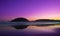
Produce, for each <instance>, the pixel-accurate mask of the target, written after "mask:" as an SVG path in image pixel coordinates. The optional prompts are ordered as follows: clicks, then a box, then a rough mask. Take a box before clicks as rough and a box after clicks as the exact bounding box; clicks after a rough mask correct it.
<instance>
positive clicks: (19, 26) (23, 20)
mask: <svg viewBox="0 0 60 36" xmlns="http://www.w3.org/2000/svg"><path fill="white" fill-rule="evenodd" d="M10 22H29V20H27V19H26V18H16V19H13V20H12V21H10ZM12 27H14V28H15V29H25V28H27V27H28V25H13V26H12Z"/></svg>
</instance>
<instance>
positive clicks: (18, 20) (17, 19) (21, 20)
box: [10, 18, 29, 22]
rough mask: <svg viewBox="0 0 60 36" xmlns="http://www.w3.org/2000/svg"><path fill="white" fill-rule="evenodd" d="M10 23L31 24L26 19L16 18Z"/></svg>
mask: <svg viewBox="0 0 60 36" xmlns="http://www.w3.org/2000/svg"><path fill="white" fill-rule="evenodd" d="M10 22H29V20H27V19H26V18H16V19H13V20H11V21H10Z"/></svg>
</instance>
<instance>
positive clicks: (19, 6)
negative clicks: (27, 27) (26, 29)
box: [0, 0, 60, 21]
mask: <svg viewBox="0 0 60 36" xmlns="http://www.w3.org/2000/svg"><path fill="white" fill-rule="evenodd" d="M17 17H24V18H27V19H29V20H36V19H60V0H0V20H2V21H6V20H7V21H8V20H11V19H14V18H17Z"/></svg>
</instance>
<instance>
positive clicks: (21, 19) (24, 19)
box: [10, 18, 60, 29]
mask: <svg viewBox="0 0 60 36" xmlns="http://www.w3.org/2000/svg"><path fill="white" fill-rule="evenodd" d="M10 22H60V20H50V19H38V20H35V21H29V20H28V19H26V18H16V19H13V20H11V21H10ZM53 25H60V24H39V25H35V26H53ZM28 26H29V25H13V26H12V27H14V28H15V29H25V28H27V27H28Z"/></svg>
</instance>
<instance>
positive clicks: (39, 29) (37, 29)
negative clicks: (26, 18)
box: [0, 25, 60, 36]
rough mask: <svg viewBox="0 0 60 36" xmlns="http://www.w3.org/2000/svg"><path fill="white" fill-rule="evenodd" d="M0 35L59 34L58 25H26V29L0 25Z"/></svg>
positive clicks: (42, 35)
mask: <svg viewBox="0 0 60 36" xmlns="http://www.w3.org/2000/svg"><path fill="white" fill-rule="evenodd" d="M0 36H60V25H53V26H28V27H27V28H26V29H15V28H14V27H11V26H0Z"/></svg>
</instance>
